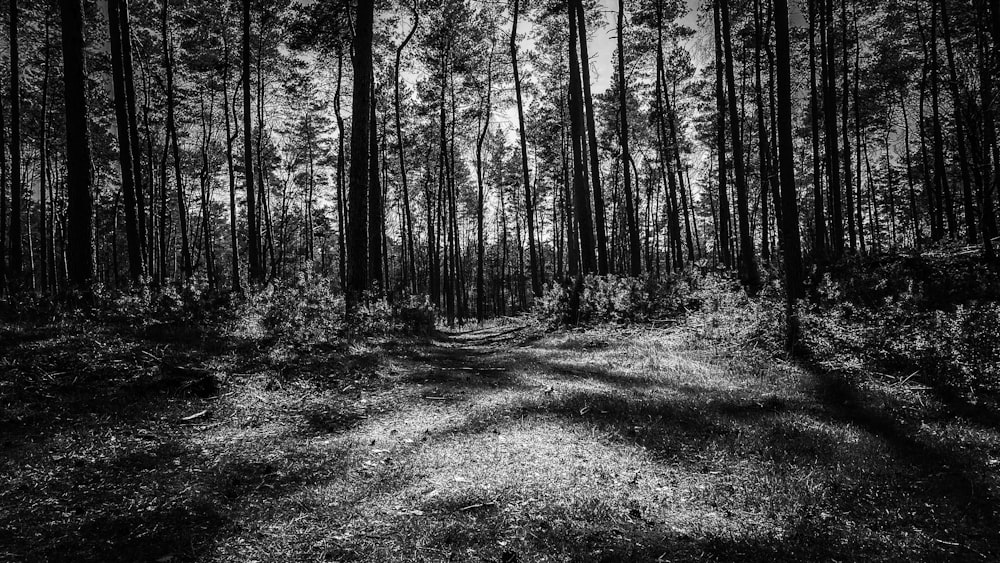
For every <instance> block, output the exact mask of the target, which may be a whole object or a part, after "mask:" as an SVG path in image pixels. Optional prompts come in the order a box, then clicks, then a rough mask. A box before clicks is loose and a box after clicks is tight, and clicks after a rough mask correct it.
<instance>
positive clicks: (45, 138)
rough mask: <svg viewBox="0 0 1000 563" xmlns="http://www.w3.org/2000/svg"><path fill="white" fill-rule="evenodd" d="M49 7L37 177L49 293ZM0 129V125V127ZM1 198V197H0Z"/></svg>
mask: <svg viewBox="0 0 1000 563" xmlns="http://www.w3.org/2000/svg"><path fill="white" fill-rule="evenodd" d="M49 9H50V8H49V7H48V6H46V7H45V39H44V43H43V44H42V50H43V51H44V52H45V54H44V63H43V64H44V66H45V70H44V71H43V74H42V106H41V109H40V114H39V115H40V123H39V127H38V129H39V131H38V164H39V175H38V199H39V204H38V219H39V221H38V240H39V243H40V246H41V247H42V248H41V250H42V256H41V258H42V260H41V264H40V266H41V268H40V269H41V271H42V290H43V291H49V289H50V288H51V284H52V282H53V281H54V280H52V278H51V277H50V276H49V264H51V262H52V260H53V258H52V255H51V254H50V253H49V244H50V241H49V228H48V224H49V220H48V218H47V215H46V210H47V202H46V197H47V195H48V193H47V192H48V179H49V131H48V129H49V119H48V118H49V76H50V74H51V64H50V62H49V53H50V52H51V51H50V49H49V46H50V45H49V31H50V26H51V18H50V15H51V14H50V12H49ZM0 123H3V121H2V117H0ZM0 127H2V125H0ZM2 150H3V144H0V151H2ZM0 197H2V195H0Z"/></svg>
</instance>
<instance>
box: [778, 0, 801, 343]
mask: <svg viewBox="0 0 1000 563" xmlns="http://www.w3.org/2000/svg"><path fill="white" fill-rule="evenodd" d="M774 31H775V46H776V49H775V50H776V51H777V59H778V60H777V64H776V66H777V83H778V84H777V86H778V108H777V110H778V111H777V117H778V120H777V123H776V124H775V125H776V127H777V129H778V168H779V170H780V173H781V205H782V206H783V207H784V210H783V212H782V218H783V220H784V225H783V226H782V229H781V232H782V237H783V238H784V240H785V244H784V263H785V290H786V291H785V293H786V313H787V316H788V331H787V335H788V337H787V344H788V348H789V350H793V349H794V346H795V345H796V344H797V342H798V318H797V315H796V313H795V302H796V300H798V299H801V298H802V297H803V296H804V290H803V285H802V251H801V246H800V245H801V241H800V239H799V210H798V198H797V196H796V191H795V161H794V154H793V150H794V147H793V139H792V79H791V70H792V69H791V66H792V65H791V55H790V54H789V50H790V49H789V43H790V41H789V33H788V6H787V3H786V1H785V0H774Z"/></svg>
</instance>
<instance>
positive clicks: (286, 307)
mask: <svg viewBox="0 0 1000 563" xmlns="http://www.w3.org/2000/svg"><path fill="white" fill-rule="evenodd" d="M250 309H251V311H250V314H253V310H256V311H259V313H258V314H259V319H260V326H261V328H262V329H263V331H264V333H265V335H266V336H268V337H270V338H273V339H276V340H279V341H283V342H286V343H298V344H305V343H314V342H320V341H323V340H325V339H327V338H328V337H329V336H330V335H331V334H332V333H334V332H336V331H337V329H338V328H339V327H340V324H341V323H340V321H341V319H343V316H344V299H343V298H342V297H340V296H336V295H334V294H333V291H332V289H331V287H330V282H329V280H327V279H326V278H323V277H320V276H309V275H307V273H306V272H299V273H298V274H296V276H295V277H294V278H292V279H290V280H288V281H285V282H281V283H279V284H277V285H272V286H268V287H267V288H265V289H264V291H262V292H260V293H259V294H257V295H256V296H254V297H252V298H251V305H250Z"/></svg>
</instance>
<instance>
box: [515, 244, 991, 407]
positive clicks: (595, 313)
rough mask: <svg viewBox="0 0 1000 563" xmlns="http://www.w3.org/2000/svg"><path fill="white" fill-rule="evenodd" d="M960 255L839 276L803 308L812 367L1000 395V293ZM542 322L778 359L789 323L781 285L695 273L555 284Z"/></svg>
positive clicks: (841, 267)
mask: <svg viewBox="0 0 1000 563" xmlns="http://www.w3.org/2000/svg"><path fill="white" fill-rule="evenodd" d="M952 250H953V249H951V248H950V247H942V248H940V249H937V250H935V251H932V252H928V253H925V254H923V255H914V256H910V255H895V256H881V257H864V258H862V257H852V258H850V259H847V260H845V261H843V262H841V263H838V264H835V265H833V266H831V267H830V268H829V269H828V270H827V271H826V272H825V273H824V274H823V275H822V276H818V278H817V279H814V280H813V281H812V283H811V285H810V287H809V298H808V299H806V300H804V301H802V302H801V303H800V304H799V305H798V311H799V318H800V321H801V329H802V332H801V335H802V341H801V351H802V352H804V355H805V357H806V358H807V359H808V360H809V362H810V363H811V364H812V365H814V366H816V367H818V368H820V369H822V370H824V371H828V372H835V373H839V374H842V375H848V376H863V375H869V376H876V377H890V378H894V379H896V380H904V379H905V380H906V381H913V382H914V383H917V382H919V383H922V384H924V385H928V386H930V387H932V388H934V389H937V390H939V391H942V392H944V393H948V394H954V395H960V396H964V397H965V398H966V399H971V400H973V401H974V400H975V399H976V397H977V396H1000V282H998V279H997V277H996V276H995V275H994V274H992V273H991V272H990V271H989V269H988V268H987V267H986V265H984V264H983V263H982V262H981V261H980V260H979V259H978V258H977V257H976V256H970V255H964V254H961V253H956V252H953V251H952ZM575 298H576V299H578V301H574V299H575ZM535 314H536V315H537V316H538V318H539V320H540V321H541V323H542V324H543V325H544V326H548V327H549V328H551V329H555V328H560V327H567V326H594V325H601V324H609V323H610V324H628V323H636V322H639V323H650V322H651V323H653V324H660V323H662V322H669V323H671V324H683V325H684V326H686V327H687V328H689V329H691V331H690V334H691V335H692V336H693V337H694V338H696V339H701V340H703V343H704V344H707V345H711V346H728V347H730V348H733V349H740V348H747V347H753V348H759V349H763V350H766V351H769V352H770V353H773V354H780V353H782V349H783V344H784V336H783V335H784V330H785V322H786V320H785V304H784V289H783V287H782V284H781V283H780V282H779V281H777V279H772V280H771V281H770V282H769V283H768V284H766V285H765V287H764V288H763V290H762V291H761V292H760V293H759V294H758V295H756V296H753V297H751V296H749V295H747V293H746V292H745V291H743V289H742V288H741V287H740V286H739V284H738V282H737V281H735V280H734V279H732V278H731V277H729V276H726V275H723V274H718V273H707V274H703V273H698V272H696V271H693V270H686V271H684V272H681V273H676V274H671V275H670V276H668V277H666V278H665V279H663V280H660V281H656V280H652V279H650V278H629V277H621V276H613V275H612V276H587V277H586V278H585V279H584V280H583V283H582V284H580V285H574V284H572V283H569V284H565V285H558V284H556V285H550V286H549V287H548V288H547V291H546V292H545V293H544V295H543V296H542V297H541V298H539V299H538V301H537V303H536V308H535Z"/></svg>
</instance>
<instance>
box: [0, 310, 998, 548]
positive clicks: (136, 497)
mask: <svg viewBox="0 0 1000 563" xmlns="http://www.w3.org/2000/svg"><path fill="white" fill-rule="evenodd" d="M81 337H82V336H81ZM88 337H89V335H88ZM136 349H139V348H136ZM239 357H240V356H239V354H236V355H234V356H233V358H231V359H230V360H226V361H225V362H223V361H222V360H223V359H224V358H222V357H220V356H207V357H206V359H205V361H204V362H203V363H204V365H208V366H211V365H219V366H230V367H227V368H226V369H229V370H230V371H231V372H232V373H231V374H230V375H229V376H228V377H229V379H228V381H227V383H226V385H225V387H224V390H223V392H222V393H221V395H219V396H216V397H206V398H204V399H199V398H195V397H180V396H177V395H176V394H167V395H163V394H156V393H158V392H156V393H154V394H146V395H142V397H145V399H144V400H145V401H147V402H145V403H137V402H135V400H134V398H133V397H132V396H129V401H122V404H127V405H129V407H128V408H129V410H128V411H127V412H128V413H129V416H128V417H121V418H116V416H120V414H119V415H115V414H113V413H109V412H99V413H96V414H95V415H94V416H92V417H90V418H86V419H84V418H77V419H73V422H72V424H71V423H70V421H69V420H64V419H65V416H66V415H65V413H66V410H65V409H64V408H62V407H59V408H57V407H58V406H59V405H56V404H54V405H53V406H52V407H51V408H50V410H51V412H52V413H56V415H58V416H62V417H63V419H61V420H64V422H63V423H60V424H61V426H58V428H59V429H58V430H54V431H48V432H47V433H39V434H37V435H34V436H31V437H30V439H28V438H25V439H23V440H22V439H21V438H17V439H16V440H15V442H11V443H8V444H7V446H6V449H5V450H3V453H4V456H3V457H2V458H0V461H3V462H4V463H3V465H2V466H0V478H3V479H4V483H3V484H4V485H5V486H4V488H3V489H2V490H0V509H2V510H0V513H6V514H7V516H0V538H2V537H6V538H14V539H13V540H11V539H8V541H9V542H11V543H9V544H8V545H4V540H2V539H0V561H3V560H8V559H9V560H11V561H25V560H26V561H46V560H64V559H67V558H69V559H72V560H78V561H173V562H177V561H206V562H207V561H212V562H216V561H227V562H228V561H233V562H235V561H269V562H270V561H370V562H411V561H492V562H498V561H502V562H514V561H518V562H565V563H568V562H577V561H585V562H586V561H593V562H615V561H621V562H626V561H812V560H824V561H826V560H831V561H832V560H839V561H868V560H884V561H894V560H895V561H944V560H953V561H977V560H982V561H985V560H992V559H996V558H997V557H1000V538H998V537H997V535H996V529H995V523H996V522H997V521H1000V515H998V514H997V507H998V503H997V502H995V501H996V499H997V498H998V476H997V467H998V463H997V461H996V460H997V459H1000V435H998V432H997V429H996V428H993V427H986V426H982V425H977V424H973V423H971V422H969V421H965V420H962V419H961V418H960V417H956V416H954V415H953V414H952V413H949V412H947V411H946V410H943V409H942V408H940V405H938V404H936V403H934V402H933V400H932V398H930V397H928V396H927V395H926V394H924V393H922V392H921V391H919V390H911V389H907V388H901V387H899V386H895V387H891V386H885V385H883V386H868V387H852V386H849V385H837V384H835V383H832V382H830V381H829V380H827V379H824V378H823V377H820V376H817V375H814V374H811V373H809V372H807V371H804V370H802V369H799V368H796V367H794V366H790V365H788V364H785V363H784V362H782V361H780V360H777V359H775V358H773V357H771V356H769V355H767V354H766V353H764V351H762V350H758V349H756V348H753V347H752V345H747V346H745V347H740V346H734V345H732V343H730V342H722V341H719V340H713V339H711V338H709V337H707V336H706V335H705V334H704V333H703V332H702V331H700V330H699V329H697V328H691V327H688V328H685V329H680V328H675V329H655V328H648V327H647V328H631V329H623V328H606V329H593V330H586V331H575V332H556V333H543V332H541V331H540V330H538V329H537V327H532V326H528V325H507V326H492V327H488V328H481V329H476V330H466V331H457V332H452V333H440V334H438V335H437V336H435V337H433V338H430V339H408V340H401V339H395V338H387V339H382V340H363V341H358V342H355V343H353V344H350V345H348V346H347V348H346V351H344V350H342V349H339V348H329V349H326V350H325V351H324V349H316V350H315V351H314V352H310V353H309V354H306V357H305V358H299V359H297V360H295V361H294V362H293V361H292V360H289V359H288V358H289V357H290V356H288V355H287V354H286V353H285V352H281V351H280V350H274V351H271V352H270V356H269V358H270V359H269V360H268V361H267V363H266V365H256V364H254V365H245V366H244V365H239V364H235V363H233V361H231V360H234V359H238V358H239ZM233 366H235V367H233ZM237 370H240V371H239V372H237ZM242 371H247V372H248V373H245V374H244V373H242ZM53 389H54V388H53ZM67 389H73V390H74V392H80V389H83V391H86V390H87V388H80V387H67ZM54 392H55V391H48V393H49V394H50V395H49V396H52V395H51V394H52V393H54ZM102 392H103V391H102ZM98 399H99V398H98V397H92V398H88V401H87V402H85V403H81V404H84V405H87V408H88V409H90V408H91V407H90V405H96V404H98V403H97V402H96V401H97V400H98ZM49 400H50V402H51V400H52V399H49ZM74 404H76V403H74ZM114 404H117V403H114ZM60 409H61V410H60ZM81 412H82V411H81ZM59 413H62V414H59ZM192 415H197V416H196V417H194V418H190V417H191V416H192ZM54 416H55V415H54ZM80 416H84V415H83V414H81V415H80ZM87 416H89V415H87ZM54 420H55V419H54ZM40 537H41V538H46V539H45V540H44V541H39V539H38V538H40Z"/></svg>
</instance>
